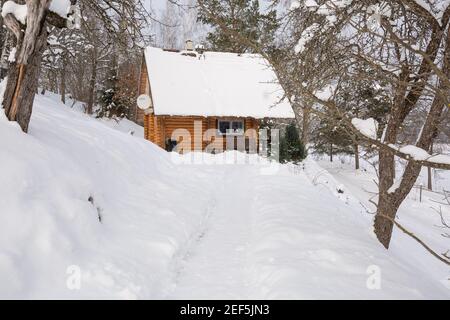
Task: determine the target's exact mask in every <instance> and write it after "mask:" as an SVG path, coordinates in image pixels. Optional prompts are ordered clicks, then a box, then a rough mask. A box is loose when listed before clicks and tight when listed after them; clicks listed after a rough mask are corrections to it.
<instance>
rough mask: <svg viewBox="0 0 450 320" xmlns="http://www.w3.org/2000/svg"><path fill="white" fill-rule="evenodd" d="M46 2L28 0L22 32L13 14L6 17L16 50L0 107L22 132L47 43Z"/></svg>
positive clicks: (48, 0) (28, 113)
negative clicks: (16, 123)
mask: <svg viewBox="0 0 450 320" xmlns="http://www.w3.org/2000/svg"><path fill="white" fill-rule="evenodd" d="M49 5H50V0H41V1H27V9H28V14H27V26H26V30H25V34H23V31H22V26H21V25H20V24H19V22H18V21H17V20H16V19H15V17H14V16H12V15H11V14H8V15H6V17H5V23H6V24H7V26H8V28H9V29H10V30H11V31H12V32H13V33H14V34H15V36H16V39H17V49H18V50H17V54H16V63H15V64H13V65H12V66H11V67H10V69H9V73H8V83H7V85H6V89H5V95H4V100H3V107H4V109H5V113H6V116H7V117H8V119H9V120H10V121H17V122H18V123H19V125H20V127H21V128H22V130H23V131H24V132H27V131H28V125H29V122H30V118H31V113H32V109H33V102H34V97H35V94H36V92H37V88H38V80H39V71H40V67H41V60H42V54H43V52H44V50H45V48H46V45H47V38H48V33H47V26H46V23H45V20H46V17H47V12H48V7H49Z"/></svg>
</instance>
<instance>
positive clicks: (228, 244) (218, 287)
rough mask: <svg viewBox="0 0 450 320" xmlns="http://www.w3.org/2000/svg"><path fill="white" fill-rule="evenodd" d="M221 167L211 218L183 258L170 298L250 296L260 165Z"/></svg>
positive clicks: (240, 297)
mask: <svg viewBox="0 0 450 320" xmlns="http://www.w3.org/2000/svg"><path fill="white" fill-rule="evenodd" d="M222 169H223V172H221V174H217V173H216V176H217V177H218V179H217V181H218V182H217V189H215V190H213V191H212V194H213V205H212V206H211V208H210V209H209V210H211V212H209V213H208V214H210V216H209V219H208V220H207V221H206V223H205V226H204V229H203V230H202V231H200V234H199V236H198V238H197V241H196V242H194V244H193V245H192V247H191V248H190V250H189V251H188V253H187V254H186V256H185V258H184V261H182V265H181V270H180V271H179V276H178V279H177V283H176V288H175V290H174V291H173V292H172V294H171V295H170V296H169V298H175V299H245V298H248V293H247V287H248V285H249V283H248V279H249V277H248V273H247V272H248V270H247V254H248V253H247V246H248V243H249V241H250V237H251V234H250V233H251V230H252V221H251V217H252V200H253V196H254V194H253V193H254V191H253V190H254V187H253V186H252V185H251V176H252V173H253V171H254V170H257V169H255V168H253V170H252V169H251V168H249V169H248V170H236V169H235V168H233V167H230V166H228V167H227V168H222ZM221 171H222V170H221Z"/></svg>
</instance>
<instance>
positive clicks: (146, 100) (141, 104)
mask: <svg viewBox="0 0 450 320" xmlns="http://www.w3.org/2000/svg"><path fill="white" fill-rule="evenodd" d="M137 105H138V108H139V109H141V110H147V109H150V107H151V106H152V99H151V98H150V96H149V95H147V94H143V95H140V96H139V97H138V98H137Z"/></svg>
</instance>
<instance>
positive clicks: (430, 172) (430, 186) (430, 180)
mask: <svg viewBox="0 0 450 320" xmlns="http://www.w3.org/2000/svg"><path fill="white" fill-rule="evenodd" d="M430 154H433V144H431V147H430ZM427 171H428V172H427V173H428V190H433V169H432V168H430V167H427Z"/></svg>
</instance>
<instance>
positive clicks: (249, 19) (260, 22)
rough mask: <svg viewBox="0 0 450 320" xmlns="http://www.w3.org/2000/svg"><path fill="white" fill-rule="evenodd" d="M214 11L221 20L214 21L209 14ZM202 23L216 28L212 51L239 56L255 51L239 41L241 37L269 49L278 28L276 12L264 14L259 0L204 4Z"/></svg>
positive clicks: (213, 0) (221, 0) (211, 35)
mask: <svg viewBox="0 0 450 320" xmlns="http://www.w3.org/2000/svg"><path fill="white" fill-rule="evenodd" d="M211 11H214V12H216V13H217V16H216V17H214V18H211V16H210V15H209V14H208V12H211ZM199 20H200V21H201V22H203V23H204V24H207V25H211V26H213V27H214V30H213V31H211V32H210V33H208V36H207V41H208V42H209V44H210V45H211V49H212V50H216V51H227V52H235V53H244V52H252V51H253V48H251V47H250V46H248V45H246V44H245V43H243V42H240V41H238V39H237V37H238V35H239V36H243V37H246V38H247V39H250V40H252V41H257V42H260V43H265V44H267V45H268V46H269V45H272V44H273V40H274V35H275V31H276V29H277V26H278V24H277V19H276V11H275V10H270V11H268V12H265V13H263V12H261V10H260V7H259V1H258V0H211V1H205V2H202V6H200V10H199ZM225 29H226V31H225Z"/></svg>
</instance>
